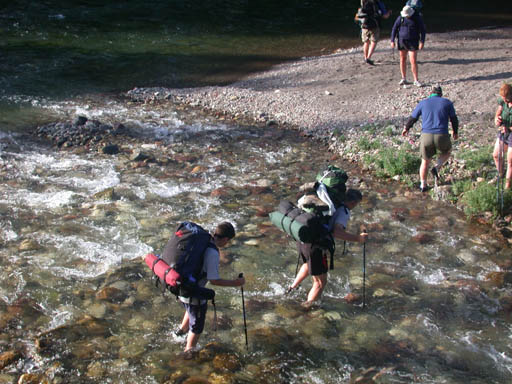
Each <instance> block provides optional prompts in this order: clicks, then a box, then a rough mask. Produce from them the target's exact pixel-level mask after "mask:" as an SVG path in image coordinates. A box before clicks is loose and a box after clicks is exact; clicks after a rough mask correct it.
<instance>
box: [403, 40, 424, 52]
mask: <svg viewBox="0 0 512 384" xmlns="http://www.w3.org/2000/svg"><path fill="white" fill-rule="evenodd" d="M419 47H420V42H419V41H418V40H398V50H399V51H417V50H418V49H419Z"/></svg>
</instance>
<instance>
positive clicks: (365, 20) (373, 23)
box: [354, 0, 379, 29]
mask: <svg viewBox="0 0 512 384" xmlns="http://www.w3.org/2000/svg"><path fill="white" fill-rule="evenodd" d="M377 17H378V8H377V4H376V3H375V1H374V0H361V8H359V9H358V10H357V13H356V15H355V17H354V20H355V21H357V22H359V23H360V24H361V28H364V29H374V28H377V27H378V26H379V24H378V21H377Z"/></svg>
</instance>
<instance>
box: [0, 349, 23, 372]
mask: <svg viewBox="0 0 512 384" xmlns="http://www.w3.org/2000/svg"><path fill="white" fill-rule="evenodd" d="M22 356H23V355H22V354H21V352H20V351H17V350H10V351H6V352H3V353H1V354H0V370H2V369H4V368H5V367H7V366H8V365H11V364H12V363H14V362H16V361H17V360H19V359H21V357H22Z"/></svg>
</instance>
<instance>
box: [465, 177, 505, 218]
mask: <svg viewBox="0 0 512 384" xmlns="http://www.w3.org/2000/svg"><path fill="white" fill-rule="evenodd" d="M462 202H463V203H464V211H465V212H466V213H467V214H468V215H474V214H478V213H482V212H492V213H493V215H494V217H497V216H498V214H499V211H500V206H499V205H498V196H497V193H496V184H494V183H492V184H488V183H485V182H484V183H479V184H478V185H477V186H476V188H473V189H470V190H468V191H467V192H466V193H464V195H463V197H462ZM511 208H512V192H511V191H510V190H507V191H505V193H504V194H503V212H508V211H510V209H511Z"/></svg>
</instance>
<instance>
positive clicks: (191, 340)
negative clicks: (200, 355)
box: [185, 332, 201, 352]
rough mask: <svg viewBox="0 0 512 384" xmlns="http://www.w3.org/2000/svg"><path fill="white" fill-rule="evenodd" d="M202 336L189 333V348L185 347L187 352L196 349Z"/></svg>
mask: <svg viewBox="0 0 512 384" xmlns="http://www.w3.org/2000/svg"><path fill="white" fill-rule="evenodd" d="M199 336H201V335H200V334H197V333H193V332H189V333H188V336H187V346H186V347H185V352H187V351H190V350H192V349H194V348H195V346H196V345H197V341H198V340H199Z"/></svg>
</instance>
